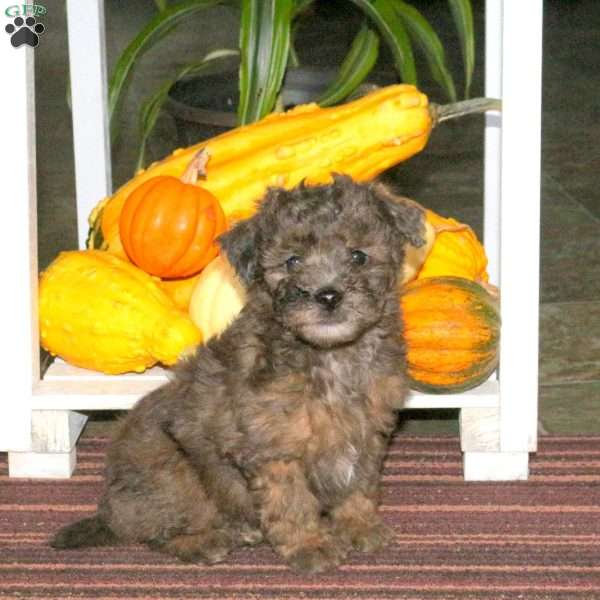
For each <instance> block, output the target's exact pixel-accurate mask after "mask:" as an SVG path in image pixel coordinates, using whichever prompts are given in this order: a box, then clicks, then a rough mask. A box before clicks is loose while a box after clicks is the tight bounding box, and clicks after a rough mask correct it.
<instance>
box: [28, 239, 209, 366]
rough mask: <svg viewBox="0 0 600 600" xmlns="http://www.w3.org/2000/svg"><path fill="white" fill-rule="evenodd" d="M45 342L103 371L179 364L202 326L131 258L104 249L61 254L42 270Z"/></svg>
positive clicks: (74, 361)
mask: <svg viewBox="0 0 600 600" xmlns="http://www.w3.org/2000/svg"><path fill="white" fill-rule="evenodd" d="M39 313H40V337H41V343H42V346H43V347H44V348H46V350H48V351H49V352H50V353H51V354H55V355H58V356H60V357H61V358H63V359H64V360H66V361H67V362H69V363H71V364H72V365H75V366H77V367H83V368H86V369H93V370H96V371H102V372H104V373H111V374H117V373H125V372H127V371H143V370H144V369H147V368H148V367H150V366H152V365H153V364H155V363H156V362H161V363H163V364H166V365H172V364H174V363H175V362H176V361H177V359H178V358H179V357H180V356H181V355H182V354H184V353H185V352H187V351H191V350H192V349H193V348H194V347H195V346H197V345H198V344H199V343H200V341H201V335H200V331H199V330H198V328H197V327H196V326H195V325H194V324H193V323H192V321H191V319H190V318H189V317H188V316H187V315H186V314H185V313H184V312H182V311H180V310H179V309H178V308H177V307H176V306H175V305H174V304H173V302H172V300H171V299H170V298H169V297H168V296H167V295H166V294H165V293H164V292H163V291H162V290H161V289H160V287H159V286H158V283H157V281H156V280H155V279H154V278H153V277H151V276H150V275H148V274H147V273H145V272H144V271H142V270H141V269H138V268H137V267H135V266H134V265H132V264H131V263H130V262H127V261H124V260H122V259H120V258H118V257H117V256H114V255H113V254H110V253H108V252H103V251H101V250H84V251H71V252H62V253H61V254H60V255H59V256H58V257H57V258H56V259H55V260H54V262H52V264H51V265H50V266H49V267H48V269H47V270H46V271H45V272H44V273H43V274H42V277H41V279H40V288H39Z"/></svg>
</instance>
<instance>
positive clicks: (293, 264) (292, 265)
mask: <svg viewBox="0 0 600 600" xmlns="http://www.w3.org/2000/svg"><path fill="white" fill-rule="evenodd" d="M301 264H302V258H301V257H300V256H296V255H294V256H290V257H289V258H288V259H287V260H286V261H285V266H286V267H287V270H288V271H293V270H294V269H297V268H298V267H299V266H300V265H301Z"/></svg>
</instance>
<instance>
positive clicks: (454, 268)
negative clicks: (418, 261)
mask: <svg viewBox="0 0 600 600" xmlns="http://www.w3.org/2000/svg"><path fill="white" fill-rule="evenodd" d="M425 215H426V220H427V224H428V225H429V226H430V227H432V228H433V229H434V230H435V232H436V233H435V240H434V242H433V244H432V246H431V248H430V250H429V253H428V255H427V258H426V260H425V261H424V263H423V266H422V267H421V269H420V270H419V271H418V273H417V279H427V278H430V277H448V276H452V277H464V278H465V279H470V280H471V281H478V282H480V283H486V282H487V281H488V274H487V262H488V261H487V257H486V255H485V250H484V248H483V246H482V245H481V242H480V241H479V240H478V239H477V236H476V235H475V233H474V232H473V230H472V229H471V228H470V227H469V226H468V225H465V224H463V223H459V222H458V221H456V220H455V219H452V218H446V217H442V216H440V215H438V214H436V213H434V212H433V211H432V210H426V211H425Z"/></svg>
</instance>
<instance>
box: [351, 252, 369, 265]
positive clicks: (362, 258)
mask: <svg viewBox="0 0 600 600" xmlns="http://www.w3.org/2000/svg"><path fill="white" fill-rule="evenodd" d="M351 256H352V264H353V265H358V266H359V267H362V266H363V265H364V264H366V262H367V259H368V258H369V257H368V256H367V255H366V254H365V253H364V252H363V251H362V250H352V254H351Z"/></svg>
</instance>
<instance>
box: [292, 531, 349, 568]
mask: <svg viewBox="0 0 600 600" xmlns="http://www.w3.org/2000/svg"><path fill="white" fill-rule="evenodd" d="M345 557H346V551H345V549H344V548H343V547H342V546H341V545H340V544H336V542H335V541H334V539H333V538H332V537H331V536H329V535H323V536H318V537H315V538H313V539H311V540H310V541H306V542H305V543H303V544H302V545H299V546H297V547H296V548H295V549H294V550H293V551H292V552H291V553H289V554H287V556H286V560H287V562H288V564H289V565H290V567H291V568H292V569H294V570H295V571H300V572H303V573H322V572H323V571H329V570H331V569H335V568H336V567H337V566H339V565H340V563H341V562H342V561H343V560H344V558H345Z"/></svg>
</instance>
